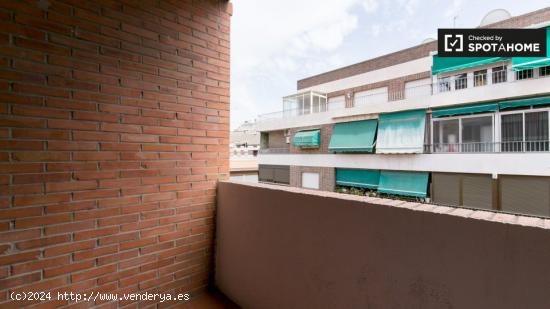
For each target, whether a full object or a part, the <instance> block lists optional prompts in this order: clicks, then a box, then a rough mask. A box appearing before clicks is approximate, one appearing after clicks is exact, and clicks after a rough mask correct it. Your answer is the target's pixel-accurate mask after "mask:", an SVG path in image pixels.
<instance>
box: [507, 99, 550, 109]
mask: <svg viewBox="0 0 550 309" xmlns="http://www.w3.org/2000/svg"><path fill="white" fill-rule="evenodd" d="M544 104H550V96H549V97H537V98H529V99H522V100H512V101H504V102H500V103H499V108H500V109H507V108H516V107H523V106H531V105H544Z"/></svg>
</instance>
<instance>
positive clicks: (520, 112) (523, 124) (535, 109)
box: [498, 106, 550, 143]
mask: <svg viewBox="0 0 550 309" xmlns="http://www.w3.org/2000/svg"><path fill="white" fill-rule="evenodd" d="M544 111H546V112H548V130H549V131H550V107H543V108H533V106H529V108H527V109H518V110H513V111H507V112H499V127H498V130H499V132H500V124H501V123H502V119H501V118H502V115H511V114H521V115H522V116H521V117H522V123H521V124H522V127H523V129H522V130H523V138H522V140H521V142H522V143H525V114H528V113H538V112H544ZM549 133H550V132H549Z"/></svg>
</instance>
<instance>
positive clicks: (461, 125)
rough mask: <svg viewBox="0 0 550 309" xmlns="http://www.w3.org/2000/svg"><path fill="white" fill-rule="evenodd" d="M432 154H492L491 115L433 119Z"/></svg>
mask: <svg viewBox="0 0 550 309" xmlns="http://www.w3.org/2000/svg"><path fill="white" fill-rule="evenodd" d="M432 124H433V127H432V132H433V140H432V144H433V149H432V151H433V152H493V151H494V143H493V141H494V134H493V132H494V129H493V128H494V124H493V115H492V114H484V115H474V116H459V117H449V118H434V119H433V120H432Z"/></svg>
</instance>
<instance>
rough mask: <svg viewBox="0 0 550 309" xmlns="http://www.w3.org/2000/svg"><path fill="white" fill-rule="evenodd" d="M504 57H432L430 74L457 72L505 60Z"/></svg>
mask: <svg viewBox="0 0 550 309" xmlns="http://www.w3.org/2000/svg"><path fill="white" fill-rule="evenodd" d="M506 59H507V58H504V57H438V56H437V55H434V56H433V64H432V74H433V75H436V74H441V73H446V72H451V71H457V70H462V69H467V68H472V67H477V66H480V65H485V64H490V63H494V62H498V61H503V60H506Z"/></svg>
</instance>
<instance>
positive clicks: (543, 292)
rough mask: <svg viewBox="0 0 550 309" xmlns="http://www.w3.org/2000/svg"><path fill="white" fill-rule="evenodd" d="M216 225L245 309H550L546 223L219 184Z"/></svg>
mask: <svg viewBox="0 0 550 309" xmlns="http://www.w3.org/2000/svg"><path fill="white" fill-rule="evenodd" d="M216 221H217V222H216V224H217V227H216V267H215V268H216V274H215V282H216V285H217V287H219V288H220V290H221V291H222V292H223V293H224V294H225V295H227V296H228V297H229V298H230V299H232V300H233V301H234V302H235V303H237V304H238V305H240V306H241V307H243V308H267V309H269V308H274V309H275V308H407V309H408V308H413V309H415V308H418V309H421V308H422V309H431V308H433V309H441V308H499V309H515V308H550V298H549V297H548V291H550V281H549V280H548V278H550V263H549V262H548V261H550V246H548V245H547V244H549V243H550V231H548V229H549V228H550V222H549V220H548V219H541V218H534V217H524V216H515V215H510V214H501V213H494V212H489V211H485V210H471V209H464V208H451V207H443V206H436V205H430V204H420V203H409V202H402V201H396V200H388V199H381V198H367V197H360V196H351V195H344V194H338V193H332V192H320V191H314V190H306V189H299V188H291V187H280V186H274V185H268V184H247V183H236V182H221V183H219V185H218V194H217V218H216Z"/></svg>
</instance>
